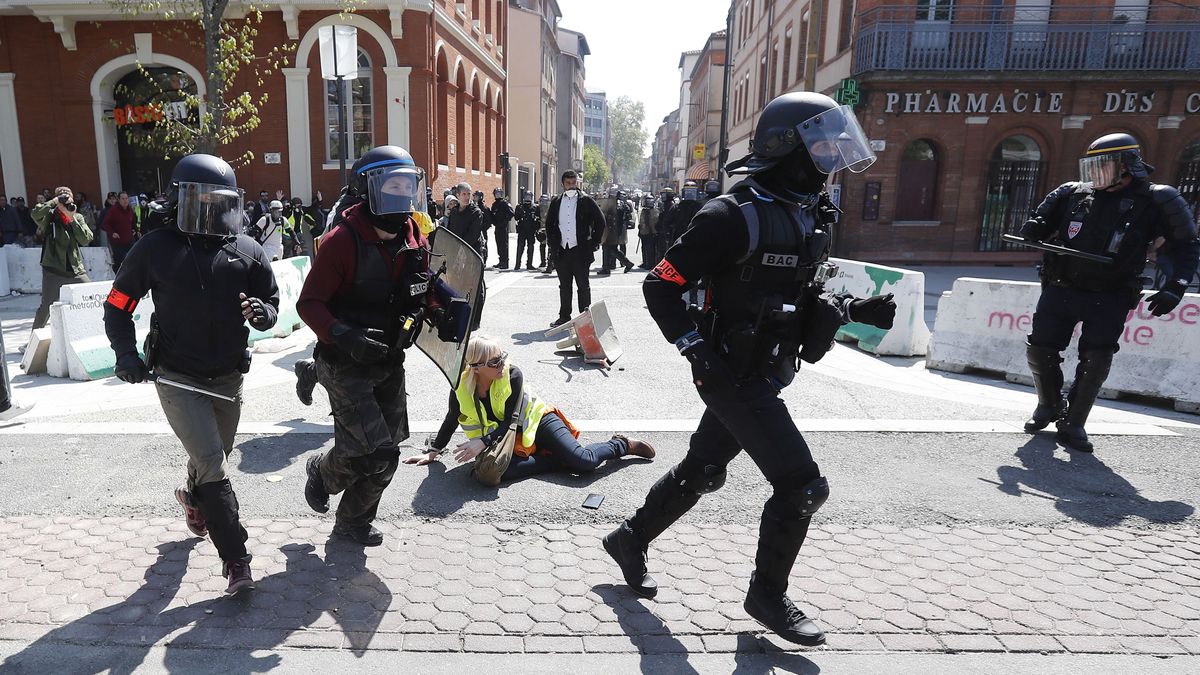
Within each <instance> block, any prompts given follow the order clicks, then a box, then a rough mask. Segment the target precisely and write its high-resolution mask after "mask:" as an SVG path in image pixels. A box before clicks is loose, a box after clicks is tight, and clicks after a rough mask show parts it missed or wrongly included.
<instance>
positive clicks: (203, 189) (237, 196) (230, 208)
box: [175, 183, 243, 237]
mask: <svg viewBox="0 0 1200 675" xmlns="http://www.w3.org/2000/svg"><path fill="white" fill-rule="evenodd" d="M242 194H243V193H242V190H241V188H231V187H229V186H227V185H211V184H209V183H180V184H179V210H178V212H177V214H176V217H175V223H176V225H178V227H179V229H180V230H181V231H183V232H185V233H187V234H201V235H207V236H210V237H228V236H231V235H234V234H237V233H238V232H241V230H242V218H243V215H242Z"/></svg>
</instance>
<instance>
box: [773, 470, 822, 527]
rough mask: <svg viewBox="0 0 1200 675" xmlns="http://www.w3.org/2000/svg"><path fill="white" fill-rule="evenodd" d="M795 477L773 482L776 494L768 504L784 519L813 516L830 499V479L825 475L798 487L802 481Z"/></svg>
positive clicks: (799, 518)
mask: <svg viewBox="0 0 1200 675" xmlns="http://www.w3.org/2000/svg"><path fill="white" fill-rule="evenodd" d="M793 478H794V476H789V477H788V478H784V479H781V480H778V481H775V482H774V483H773V485H774V486H775V494H773V495H772V496H771V499H770V500H768V502H767V505H768V507H770V508H771V510H772V511H774V512H775V515H776V516H777V517H779V518H782V519H784V520H801V519H806V518H811V517H812V515H813V514H814V513H816V512H817V511H818V510H820V508H821V506H822V505H824V504H825V501H826V500H827V499H829V481H827V480H826V479H825V477H824V476H818V477H816V478H814V479H812V480H810V481H808V482H807V483H805V484H803V485H802V486H801V487H796V485H797V484H798V483H799V482H800V481H799V480H791V479H793Z"/></svg>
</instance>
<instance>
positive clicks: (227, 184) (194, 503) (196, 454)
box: [104, 154, 279, 593]
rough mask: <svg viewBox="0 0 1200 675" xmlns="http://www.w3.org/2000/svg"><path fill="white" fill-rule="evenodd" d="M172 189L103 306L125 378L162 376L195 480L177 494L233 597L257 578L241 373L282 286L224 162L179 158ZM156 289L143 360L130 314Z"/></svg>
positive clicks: (168, 411) (165, 402)
mask: <svg viewBox="0 0 1200 675" xmlns="http://www.w3.org/2000/svg"><path fill="white" fill-rule="evenodd" d="M171 188H172V190H173V192H172V193H171V195H170V196H169V198H168V200H167V201H166V202H165V204H163V205H159V207H158V208H156V209H155V210H154V211H153V212H152V215H153V216H154V217H155V218H156V219H157V220H158V223H157V226H156V227H154V228H151V229H152V231H151V232H149V233H147V234H145V235H143V236H142V238H141V239H140V240H138V242H137V243H136V244H135V245H134V246H133V248H132V249H130V250H129V254H128V256H126V258H125V261H124V262H123V263H122V264H121V269H120V270H119V271H118V272H117V278H116V280H115V281H113V287H112V291H111V292H110V293H109V295H108V300H107V301H106V302H105V304H104V331H105V333H106V334H107V335H108V340H109V343H110V344H111V345H112V350H113V353H114V354H116V357H117V362H116V375H117V377H118V378H120V379H121V380H123V381H125V382H130V383H137V382H143V381H145V380H147V379H152V378H153V379H156V381H157V384H158V398H159V401H160V402H161V403H162V408H163V414H164V415H166V418H167V422H169V423H170V425H171V429H172V430H173V431H174V432H175V435H176V436H178V437H179V440H180V442H181V443H182V444H183V448H184V450H186V451H187V454H188V462H187V483H186V485H183V486H180V487H179V488H177V489H176V490H175V498H176V499H177V500H178V501H179V503H180V505H182V506H183V509H184V516H185V518H186V521H187V526H188V529H189V530H191V532H192V534H195V535H196V536H199V537H203V536H205V535H208V536H209V537H210V538H211V539H212V542H213V545H214V546H215V547H216V549H217V553H218V554H219V555H220V557H221V561H222V563H223V564H222V570H221V571H222V573H223V574H224V575H225V576H226V577H227V578H228V579H229V587H228V588H227V589H226V592H227V593H236V592H237V591H239V590H242V589H244V588H248V587H250V586H251V584H252V583H253V580H252V577H251V575H250V558H251V556H250V553H249V552H248V551H247V550H246V539H247V534H246V529H245V528H244V527H242V524H241V521H240V518H239V515H238V511H239V505H238V499H237V495H236V494H234V491H233V485H232V484H231V483H230V481H229V475H228V473H227V466H226V458H227V457H228V456H229V453H230V452H231V451H232V450H233V442H234V436H235V434H236V433H237V426H238V418H239V417H240V416H241V407H242V376H243V375H244V374H245V373H246V372H247V371H248V370H249V368H250V360H249V352H248V351H247V350H246V339H247V337H248V336H249V330H248V329H247V328H246V325H245V323H246V322H247V321H248V322H249V323H250V325H251V326H254V327H255V328H256V329H258V330H266V329H268V328H270V327H271V326H273V325H275V320H276V317H277V312H278V308H279V289H278V287H277V286H276V284H275V275H274V273H272V271H271V263H270V261H269V260H268V259H267V254H266V253H265V252H264V251H263V248H262V246H260V245H259V244H258V242H257V241H255V240H254V239H253V238H251V237H249V236H246V235H245V234H240V232H241V230H242V219H243V217H244V216H243V215H242V214H243V212H242V190H241V189H240V188H238V186H237V179H236V177H235V176H234V173H233V168H232V167H230V166H229V164H228V163H226V162H225V160H223V159H221V158H220V157H214V156H212V155H204V154H194V155H188V156H186V157H184V158H182V159H180V160H179V163H178V164H176V165H175V170H174V172H173V173H172V175H171ZM149 292H153V293H154V314H153V315H152V317H151V331H150V333H151V336H152V338H151V339H148V340H147V343H146V349H145V353H146V360H145V361H143V360H142V359H141V357H139V356H138V350H137V345H136V342H135V329H134V321H133V312H134V310H135V308H136V307H137V305H138V302H139V301H140V300H141V299H142V297H143V296H145V295H146V294H147V293H149ZM151 373H153V374H151ZM180 384H182V385H184V386H186V387H191V388H192V389H191V390H187V389H183V388H180V387H179V386H178V385H180ZM197 389H199V390H203V391H204V392H207V393H201V392H199V391H197ZM214 394H215V396H214Z"/></svg>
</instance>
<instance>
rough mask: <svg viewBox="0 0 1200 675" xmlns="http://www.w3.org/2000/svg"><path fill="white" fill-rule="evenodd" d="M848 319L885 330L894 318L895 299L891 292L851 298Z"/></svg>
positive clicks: (890, 325) (889, 326)
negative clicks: (855, 298)
mask: <svg viewBox="0 0 1200 675" xmlns="http://www.w3.org/2000/svg"><path fill="white" fill-rule="evenodd" d="M850 320H851V321H854V322H856V323H865V324H867V325H869V326H875V327H876V328H882V329H884V330H887V329H889V328H891V327H892V323H893V322H895V320H896V301H895V300H892V294H891V293H888V294H887V295H873V296H871V297H869V298H865V299H859V300H851V301H850Z"/></svg>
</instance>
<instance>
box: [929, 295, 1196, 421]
mask: <svg viewBox="0 0 1200 675" xmlns="http://www.w3.org/2000/svg"><path fill="white" fill-rule="evenodd" d="M1152 293H1153V291H1146V292H1144V293H1143V294H1142V301H1141V302H1140V303H1139V304H1138V306H1137V307H1136V308H1134V309H1132V310H1130V312H1129V315H1128V317H1127V320H1126V324H1125V330H1124V332H1123V333H1122V334H1121V341H1120V346H1121V349H1120V351H1119V352H1118V353H1117V355H1116V357H1115V358H1114V359H1113V366H1112V372H1111V373H1110V374H1109V376H1108V380H1107V381H1106V382H1105V385H1104V387H1105V391H1103V392H1102V393H1101V395H1102V396H1105V397H1108V398H1112V397H1115V396H1119V395H1121V394H1140V395H1146V396H1155V397H1159V398H1169V399H1173V400H1174V402H1175V409H1176V410H1180V411H1184V412H1192V413H1200V327H1198V325H1200V295H1196V294H1190V293H1189V294H1187V295H1186V296H1184V299H1183V302H1181V303H1180V304H1179V306H1178V307H1176V308H1175V311H1173V312H1171V313H1169V314H1165V315H1163V316H1161V317H1155V316H1153V315H1152V314H1150V312H1149V310H1147V309H1146V298H1147V297H1149V296H1150V295H1151V294H1152ZM1040 294H1041V286H1040V285H1039V284H1036V283H1030V282H1023V281H997V280H993V279H970V278H963V279H958V280H957V281H955V282H954V289H953V291H948V292H946V293H944V294H943V295H942V298H941V300H940V301H939V302H938V311H937V319H936V321H935V323H934V329H933V338H932V339H931V340H930V345H929V355H928V358H927V359H926V366H927V367H928V368H932V369H937V370H947V371H951V372H964V371H966V370H969V369H979V370H990V371H998V372H1001V373H1004V374H1005V375H1006V377H1007V378H1008V379H1009V380H1011V381H1013V382H1024V383H1027V384H1028V383H1030V382H1031V380H1030V376H1029V365H1028V364H1027V362H1026V359H1025V339H1026V336H1027V335H1028V334H1029V331H1030V330H1031V328H1032V326H1033V312H1034V308H1035V307H1036V306H1037V300H1038V296H1039V295H1040ZM1078 352H1079V328H1078V327H1076V329H1075V335H1074V336H1073V337H1072V338H1071V345H1070V346H1069V347H1068V348H1067V351H1066V352H1064V354H1063V356H1064V357H1065V358H1066V362H1065V363H1063V373H1064V374H1065V375H1066V379H1067V381H1068V382H1070V381H1072V380H1073V379H1074V376H1075V366H1076V364H1077V363H1078V360H1079V359H1078Z"/></svg>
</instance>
